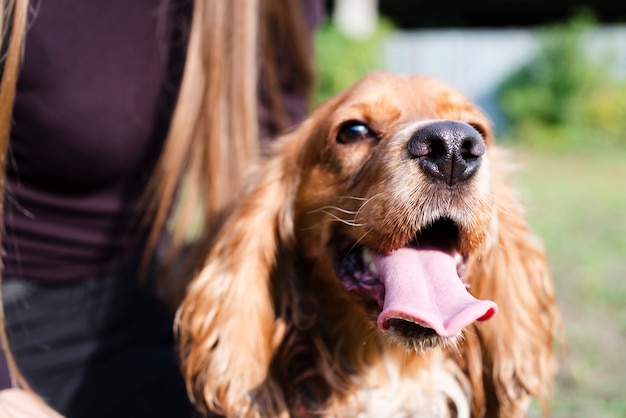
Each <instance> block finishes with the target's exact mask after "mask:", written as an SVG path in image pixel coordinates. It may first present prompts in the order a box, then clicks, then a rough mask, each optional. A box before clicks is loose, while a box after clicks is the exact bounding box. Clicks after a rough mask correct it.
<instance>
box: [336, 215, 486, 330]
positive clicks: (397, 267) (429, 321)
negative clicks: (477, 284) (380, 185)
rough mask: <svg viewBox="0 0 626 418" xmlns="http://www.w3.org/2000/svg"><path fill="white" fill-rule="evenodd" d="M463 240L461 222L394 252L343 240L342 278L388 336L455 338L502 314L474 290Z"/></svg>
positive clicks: (432, 228)
mask: <svg viewBox="0 0 626 418" xmlns="http://www.w3.org/2000/svg"><path fill="white" fill-rule="evenodd" d="M458 241H459V231H458V228H457V226H456V225H455V223H454V222H453V221H452V220H450V219H447V218H441V219H438V220H437V221H435V222H433V223H432V224H431V225H429V226H428V227H426V228H424V229H423V230H422V231H421V232H420V233H419V234H418V235H417V236H416V237H415V239H414V240H412V241H411V242H410V243H409V244H408V245H406V246H404V247H402V248H398V249H396V250H394V251H392V252H391V253H389V254H381V253H377V252H375V251H372V250H370V249H368V248H365V247H362V246H359V245H357V244H354V243H350V242H343V243H342V244H341V245H339V248H338V249H337V256H336V271H337V275H338V277H339V279H340V281H341V284H342V286H343V287H344V288H345V289H346V290H347V291H349V292H352V293H356V294H358V295H360V296H361V297H362V298H363V299H364V300H365V302H366V304H367V306H368V309H371V310H372V311H374V312H375V315H376V316H377V318H376V323H377V326H378V328H379V329H380V330H381V331H382V332H384V333H391V334H393V335H394V336H396V337H401V338H403V339H408V340H411V339H435V340H437V339H445V338H448V337H453V336H455V335H457V334H459V332H460V331H461V330H462V329H463V328H464V327H466V326H467V325H469V324H471V323H472V322H474V321H484V320H487V319H489V318H491V317H492V316H493V315H494V314H495V313H496V311H497V306H496V304H495V303H493V302H491V301H485V300H478V299H476V298H474V297H473V296H472V295H471V294H470V293H469V292H468V290H467V284H466V282H465V281H464V275H465V267H466V261H467V257H464V256H463V255H462V254H461V253H460V252H459V251H458Z"/></svg>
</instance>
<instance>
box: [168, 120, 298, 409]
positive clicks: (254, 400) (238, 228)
mask: <svg viewBox="0 0 626 418" xmlns="http://www.w3.org/2000/svg"><path fill="white" fill-rule="evenodd" d="M309 131H310V129H309V127H308V125H307V124H306V123H305V124H303V125H301V126H300V127H299V128H298V129H297V130H296V131H294V132H292V133H291V134H289V135H288V136H286V137H283V138H281V139H280V140H279V142H278V143H277V144H276V145H278V147H279V148H280V152H278V153H276V156H275V157H273V158H271V159H270V160H269V161H268V162H267V163H266V164H264V165H263V166H262V168H259V170H257V172H256V173H255V174H254V175H253V176H251V182H252V184H251V185H250V187H249V190H247V191H246V192H245V193H244V197H243V198H242V199H240V200H239V201H238V203H237V204H236V205H235V207H234V209H233V211H232V213H231V214H230V215H229V216H228V218H227V220H226V223H225V224H224V226H223V227H222V228H221V230H220V232H219V233H218V235H217V237H216V240H215V242H214V243H213V245H212V247H211V251H210V253H209V256H208V258H207V261H206V263H205V265H204V267H203V268H202V269H201V271H200V272H199V274H198V275H197V276H196V277H195V278H194V280H193V281H192V282H191V283H190V285H189V287H188V290H187V294H186V296H185V299H184V300H183V302H182V304H181V306H180V308H179V309H178V312H177V317H176V327H177V329H176V330H177V334H178V338H179V344H180V350H181V353H180V355H181V361H182V370H183V373H184V376H185V379H186V382H187V388H188V391H189V393H190V395H191V396H192V397H193V400H194V401H195V402H196V404H197V406H198V407H199V408H201V409H203V410H205V411H209V410H211V411H214V412H218V413H221V414H224V415H226V416H256V415H258V411H259V410H260V411H264V413H268V411H269V412H271V413H270V416H281V415H282V414H285V413H286V406H285V402H284V399H283V398H282V394H281V391H280V390H278V389H277V388H275V387H273V385H274V383H273V382H272V381H271V378H270V376H269V375H268V371H269V365H270V361H271V358H272V355H273V352H274V349H275V347H274V345H275V344H276V342H275V341H276V338H277V337H276V334H277V333H279V331H280V327H279V326H278V325H277V322H276V318H275V314H274V305H273V301H272V297H271V288H270V287H271V284H270V278H271V274H272V270H273V267H274V264H275V262H276V260H275V258H276V255H277V254H276V253H277V249H278V247H279V245H280V243H281V242H284V241H286V240H289V239H291V236H292V234H293V219H292V218H293V213H292V212H293V200H294V196H295V193H296V189H297V187H298V181H299V180H298V179H299V172H298V155H299V150H300V149H301V148H302V142H303V141H305V140H306V137H307V136H308V135H309Z"/></svg>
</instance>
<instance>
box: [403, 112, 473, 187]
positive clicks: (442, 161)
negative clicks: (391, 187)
mask: <svg viewBox="0 0 626 418" xmlns="http://www.w3.org/2000/svg"><path fill="white" fill-rule="evenodd" d="M407 147H408V151H409V154H410V155H411V157H414V158H416V159H418V160H419V162H420V166H421V168H422V171H423V172H424V173H425V174H427V175H428V176H429V177H431V178H434V179H436V180H441V181H444V182H446V183H447V184H448V185H450V186H453V185H455V184H457V183H459V182H462V181H464V180H467V179H469V178H470V177H471V176H472V175H474V173H475V172H476V171H477V170H478V167H479V166H480V162H481V157H482V156H483V155H484V153H485V144H484V142H483V139H482V136H481V135H480V133H479V132H478V131H477V130H476V129H474V128H473V127H471V126H470V125H468V124H466V123H463V122H455V121H445V122H435V123H431V124H429V125H426V126H424V127H422V128H420V129H418V130H417V131H415V132H414V133H413V135H412V136H411V138H410V139H409V142H408V144H407Z"/></svg>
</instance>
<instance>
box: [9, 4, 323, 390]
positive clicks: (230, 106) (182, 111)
mask: <svg viewBox="0 0 626 418" xmlns="http://www.w3.org/2000/svg"><path fill="white" fill-rule="evenodd" d="M298 5H299V2H298V1H293V0H195V1H194V7H193V15H192V22H191V28H190V33H189V40H188V47H187V56H186V61H185V69H184V73H183V78H182V82H181V86H180V91H179V96H178V101H177V104H176V107H175V109H174V113H173V116H172V121H171V125H170V130H169V133H168V136H167V138H166V141H165V144H164V146H163V151H162V155H161V158H160V159H159V161H158V163H157V166H156V168H155V170H154V173H153V176H152V180H151V182H150V184H149V187H148V189H147V194H146V196H147V197H148V202H150V203H149V205H148V207H147V216H146V219H148V222H147V224H146V228H147V230H148V231H149V238H148V243H147V251H146V254H150V253H151V252H152V251H153V250H154V249H155V247H156V245H157V241H158V239H159V236H160V235H161V233H162V231H163V229H164V227H165V226H166V224H167V222H168V220H169V217H170V213H171V212H172V206H173V205H174V204H176V216H175V219H173V222H175V225H174V226H173V227H172V228H171V230H172V239H171V245H170V251H169V254H170V255H175V254H176V253H177V252H178V250H180V248H181V247H182V246H183V245H184V243H185V240H186V238H187V235H188V231H189V230H190V229H191V228H193V227H194V223H195V222H197V219H198V217H200V218H201V219H202V220H203V222H204V225H205V226H206V227H207V228H210V227H211V226H212V220H213V218H214V217H215V215H216V214H217V213H219V212H220V211H221V210H222V209H223V208H224V207H225V205H227V204H228V202H229V201H230V200H231V199H232V198H233V197H234V196H235V195H236V191H237V190H240V189H241V187H242V184H243V179H244V175H245V173H246V171H247V169H248V168H249V167H250V165H251V164H252V163H253V162H254V160H255V157H256V155H257V153H258V147H259V111H258V109H259V86H263V87H264V91H265V92H267V93H268V96H269V97H268V101H269V104H270V107H271V108H272V111H273V113H274V114H275V115H276V121H277V123H278V124H279V126H281V125H282V127H283V128H284V127H286V126H287V125H288V124H289V123H290V121H289V120H288V118H287V112H286V111H285V106H284V104H283V103H282V101H281V94H280V91H279V90H280V89H279V87H280V82H279V74H280V73H281V71H295V72H297V73H298V80H299V82H298V83H299V85H298V86H297V88H298V89H300V92H301V94H302V95H303V96H304V97H308V95H309V92H310V91H309V90H310V86H311V84H312V77H313V76H312V70H311V62H310V51H309V50H308V44H307V42H306V32H305V27H306V25H304V24H303V17H302V16H301V15H299V13H300V10H299V9H298ZM28 7H29V1H28V0H8V1H4V2H3V1H2V0H0V17H2V20H1V21H0V25H1V26H0V29H1V33H2V35H3V36H2V39H3V40H4V41H6V40H8V43H6V44H5V45H4V47H3V49H2V50H3V51H5V50H6V53H5V55H4V56H3V57H2V59H3V63H4V71H3V73H2V78H1V79H0V164H1V166H0V188H1V190H0V191H1V192H2V195H4V184H5V177H6V174H5V173H6V158H7V148H8V142H9V128H10V125H11V113H12V108H13V100H14V96H15V88H16V81H17V76H18V73H19V66H20V58H21V55H22V50H23V48H24V35H25V31H26V25H27V13H28ZM9 29H10V33H9V32H8V31H9ZM278 39H280V40H281V43H280V46H281V48H284V47H285V45H286V46H287V53H288V54H290V56H291V57H293V59H292V60H291V61H292V64H290V65H291V66H292V68H287V69H284V68H279V67H278V65H277V64H276V61H275V58H276V57H277V55H278V54H279V51H277V47H276V45H278V44H279V43H278V42H277V40H278ZM280 52H281V53H284V52H285V51H280ZM181 184H182V185H184V199H179V197H180V193H181V192H180V190H181V187H180V186H181ZM0 215H2V201H0ZM1 322H2V325H1V327H2V329H1V330H2V343H3V347H4V349H5V352H6V354H7V358H8V361H9V364H10V366H11V368H12V369H13V370H14V371H15V370H16V368H15V367H14V366H15V364H14V362H13V359H12V356H11V355H10V351H9V349H8V344H7V338H6V332H5V329H4V317H2V321H1ZM18 376H19V374H18ZM21 380H22V379H20V384H21V385H22V386H26V384H25V382H23V381H21ZM15 383H16V382H15V381H14V382H13V384H14V385H15Z"/></svg>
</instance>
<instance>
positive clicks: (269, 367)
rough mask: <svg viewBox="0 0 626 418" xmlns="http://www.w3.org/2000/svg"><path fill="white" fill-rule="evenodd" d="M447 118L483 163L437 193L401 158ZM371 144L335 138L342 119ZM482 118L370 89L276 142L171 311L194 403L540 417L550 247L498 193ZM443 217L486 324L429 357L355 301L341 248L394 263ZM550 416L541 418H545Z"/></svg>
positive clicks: (390, 85)
mask: <svg viewBox="0 0 626 418" xmlns="http://www.w3.org/2000/svg"><path fill="white" fill-rule="evenodd" d="M438 120H454V121H462V122H466V123H468V124H470V125H472V126H475V127H476V129H478V130H479V131H480V132H481V133H482V136H483V140H484V142H485V144H486V146H487V152H486V154H485V155H484V157H483V162H482V164H481V165H480V169H479V170H478V171H477V173H476V174H475V175H473V176H472V177H471V179H470V180H467V181H466V182H465V183H464V184H463V185H459V186H456V187H454V188H452V191H449V190H447V191H446V190H444V189H445V188H443V187H442V186H440V185H438V184H436V183H433V182H432V181H429V180H428V179H427V177H426V176H425V175H424V174H423V172H422V171H421V170H420V169H419V168H418V167H417V166H416V165H415V164H414V162H413V161H412V160H411V159H410V158H408V159H407V157H406V155H405V154H406V143H407V141H408V139H409V138H410V137H411V135H412V132H414V131H415V130H416V129H419V128H420V127H422V126H425V125H427V124H428V123H432V122H433V121H438ZM350 121H352V122H354V121H357V122H359V123H363V124H365V125H366V126H368V127H369V128H370V129H371V132H375V135H374V134H372V135H369V136H366V137H364V138H362V139H360V140H357V141H354V143H345V141H344V142H343V143H342V141H337V138H338V135H339V134H338V132H339V130H340V129H341V127H342V126H345V123H346V122H350ZM492 136H493V135H492V133H491V128H490V126H489V121H488V119H487V118H486V117H485V116H484V115H483V114H482V113H481V112H480V111H479V110H478V109H477V108H476V107H474V106H473V105H472V104H471V103H469V102H468V101H467V100H466V99H465V98H463V97H462V96H461V95H460V94H458V93H457V92H455V91H454V90H452V89H450V88H449V87H447V86H444V85H443V84H441V83H439V82H437V81H435V80H433V79H430V78H425V77H418V76H414V77H399V76H393V75H391V74H386V73H378V74H372V75H370V76H369V77H367V78H366V79H364V80H363V81H361V82H360V83H358V84H357V85H356V86H354V87H353V88H351V89H349V90H347V91H346V92H343V93H341V94H339V95H337V96H335V97H333V98H331V99H330V100H328V101H327V102H326V103H324V104H322V105H321V106H320V107H319V108H318V109H317V110H316V111H315V112H314V113H313V114H312V115H311V116H310V117H309V118H308V119H307V120H306V121H305V122H304V123H303V124H302V125H301V126H299V127H298V128H297V129H295V130H294V131H293V132H291V133H289V134H288V135H286V136H284V137H283V138H281V139H280V140H279V141H278V142H277V143H276V144H275V147H274V148H273V151H272V152H271V155H270V156H269V158H268V160H267V161H266V162H264V163H262V164H260V165H259V167H258V168H257V170H256V171H255V174H254V175H252V176H251V178H250V184H249V186H248V189H247V191H246V192H245V193H244V198H242V199H241V200H240V201H239V202H237V203H236V204H235V206H234V208H233V209H232V211H231V213H230V215H229V216H228V220H227V221H226V223H225V224H224V225H223V227H222V229H221V231H220V233H219V234H218V236H217V237H216V239H215V242H214V243H213V245H212V248H211V250H210V253H209V254H208V256H207V258H206V263H205V264H204V267H203V268H202V269H201V270H200V272H199V274H198V275H197V277H196V278H195V279H194V280H193V281H192V283H191V284H190V286H189V288H188V291H187V295H186V298H185V299H184V301H183V303H182V305H181V306H180V308H179V310H178V313H177V321H176V324H177V333H178V336H179V341H180V349H181V361H182V367H183V372H184V374H185V377H186V381H187V385H188V389H189V392H190V395H191V396H192V398H193V399H194V401H195V402H196V404H197V406H198V408H199V409H200V410H201V411H203V412H204V413H206V414H209V413H218V414H222V415H225V416H229V417H278V416H298V415H305V416H307V415H309V416H310V415H319V416H341V417H349V416H357V415H358V416H372V417H381V416H415V417H451V416H459V417H467V416H474V417H478V416H494V417H495V416H500V417H514V416H522V415H523V414H524V413H525V411H526V408H527V407H528V404H529V400H530V399H531V397H537V398H538V399H539V400H540V402H541V403H542V404H544V405H545V404H546V401H547V397H548V394H549V389H550V385H551V381H552V379H553V377H554V374H555V372H556V362H555V358H554V354H553V344H554V338H555V335H556V332H557V331H558V327H559V317H558V311H557V307H556V304H555V300H554V296H553V289H552V283H551V279H550V276H549V271H548V266H547V263H546V257H545V254H544V252H543V249H542V246H541V244H540V242H539V241H538V240H537V239H536V238H535V237H534V236H533V235H532V233H531V231H530V230H529V229H528V227H527V225H526V221H525V218H524V212H523V208H522V206H521V204H520V203H519V201H518V199H517V198H516V196H515V193H514V190H513V188H512V187H511V185H510V184H509V183H508V181H507V179H506V173H505V172H504V171H505V170H506V162H504V160H505V156H504V155H503V153H502V152H501V151H500V150H498V149H497V147H496V146H495V145H494V144H493V142H494V141H493V137H492ZM441 217H445V218H451V219H453V220H454V222H455V224H456V227H457V228H458V243H457V245H458V247H459V248H460V249H461V250H462V252H463V253H464V254H465V255H466V256H467V257H468V262H467V272H466V274H465V277H466V280H467V281H468V282H469V286H470V287H469V291H470V292H471V293H472V294H473V295H474V296H476V297H479V298H488V299H491V300H493V301H495V302H496V303H498V304H499V306H500V310H499V312H498V314H497V315H496V316H495V317H494V318H493V319H492V320H490V321H487V322H484V323H482V322H481V323H478V322H476V323H473V324H471V325H469V326H468V327H467V328H466V330H465V331H464V333H463V335H457V336H455V337H451V338H438V339H434V340H432V341H434V342H437V344H434V343H433V344H431V345H435V347H434V348H431V345H428V344H426V345H424V344H422V343H421V342H420V338H419V337H415V336H414V335H395V336H391V335H390V333H384V332H381V331H379V329H378V328H377V326H376V317H375V313H373V312H372V303H371V301H369V302H370V303H369V304H368V302H367V300H366V298H365V299H364V298H363V297H360V296H359V295H355V294H354V293H352V292H349V291H346V289H345V288H344V287H343V286H342V285H341V283H340V282H341V280H340V279H339V278H338V275H337V273H336V269H335V266H336V262H335V250H336V246H337V244H336V243H337V241H338V240H341V239H346V237H348V238H349V239H350V240H352V241H351V242H353V244H352V245H353V246H354V247H356V246H364V247H367V248H370V249H372V250H374V251H377V252H381V253H383V252H390V251H393V250H395V249H397V248H399V247H401V246H402V245H406V244H407V242H409V241H410V240H412V239H414V237H415V236H416V235H417V234H419V233H421V231H422V230H423V229H424V228H426V226H427V225H428V224H429V223H432V222H433V221H434V220H436V219H438V218H441ZM546 411H547V410H546Z"/></svg>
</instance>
